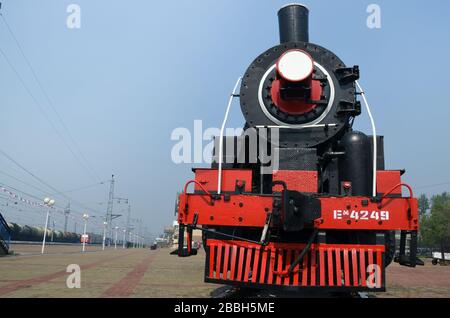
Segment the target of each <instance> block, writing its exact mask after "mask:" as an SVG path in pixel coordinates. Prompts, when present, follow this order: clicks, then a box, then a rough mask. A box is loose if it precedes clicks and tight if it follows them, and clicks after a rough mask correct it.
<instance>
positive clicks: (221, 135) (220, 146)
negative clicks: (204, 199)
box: [217, 76, 242, 194]
mask: <svg viewBox="0 0 450 318" xmlns="http://www.w3.org/2000/svg"><path fill="white" fill-rule="evenodd" d="M241 80H242V77H241V76H239V78H238V80H237V81H236V84H235V85H234V88H233V92H232V93H231V95H230V99H229V100H228V106H227V110H226V112H225V117H224V118H223V122H222V127H221V128H220V137H219V138H220V139H219V158H218V159H219V169H218V171H217V174H218V178H217V194H220V193H221V192H222V161H223V158H222V157H223V132H224V130H225V124H226V123H227V119H228V113H229V112H230V108H231V103H232V102H233V98H234V97H237V96H239V95H236V90H237V87H238V86H239V83H240V82H241Z"/></svg>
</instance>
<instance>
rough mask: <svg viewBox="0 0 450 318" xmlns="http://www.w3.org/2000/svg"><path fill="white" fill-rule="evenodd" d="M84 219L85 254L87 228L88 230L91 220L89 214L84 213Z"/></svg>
mask: <svg viewBox="0 0 450 318" xmlns="http://www.w3.org/2000/svg"><path fill="white" fill-rule="evenodd" d="M83 219H84V232H83V250H82V251H83V252H84V250H85V249H86V228H87V221H88V219H89V214H87V213H84V214H83Z"/></svg>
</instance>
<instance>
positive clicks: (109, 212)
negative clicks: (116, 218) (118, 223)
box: [105, 175, 114, 245]
mask: <svg viewBox="0 0 450 318" xmlns="http://www.w3.org/2000/svg"><path fill="white" fill-rule="evenodd" d="M113 204H114V175H112V177H111V181H110V186H109V195H108V206H107V208H106V218H105V219H106V222H107V223H108V224H107V225H106V226H107V233H108V237H109V238H110V239H111V238H112V219H113V218H112V212H113ZM108 245H110V240H108Z"/></svg>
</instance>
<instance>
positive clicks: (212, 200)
mask: <svg viewBox="0 0 450 318" xmlns="http://www.w3.org/2000/svg"><path fill="white" fill-rule="evenodd" d="M191 183H195V184H196V185H198V186H199V187H200V188H201V189H202V190H203V192H205V193H206V194H207V195H209V197H210V199H211V201H210V203H211V204H213V203H214V196H213V195H212V194H211V192H209V191H208V190H206V189H205V187H204V186H203V185H202V184H201V183H200V182H198V181H197V180H189V181H188V182H186V184H185V185H184V191H183V193H187V188H188V186H189V185H190V184H191Z"/></svg>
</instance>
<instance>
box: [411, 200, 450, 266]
mask: <svg viewBox="0 0 450 318" xmlns="http://www.w3.org/2000/svg"><path fill="white" fill-rule="evenodd" d="M418 205H419V206H418V208H419V218H420V232H419V239H420V243H421V244H422V245H425V246H430V247H439V249H440V250H441V253H442V258H443V259H444V252H446V250H447V249H448V248H449V243H450V242H449V238H450V194H449V193H447V192H444V193H442V194H437V195H433V196H432V197H431V198H428V197H427V196H426V195H425V194H422V195H421V196H420V197H419V199H418Z"/></svg>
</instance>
